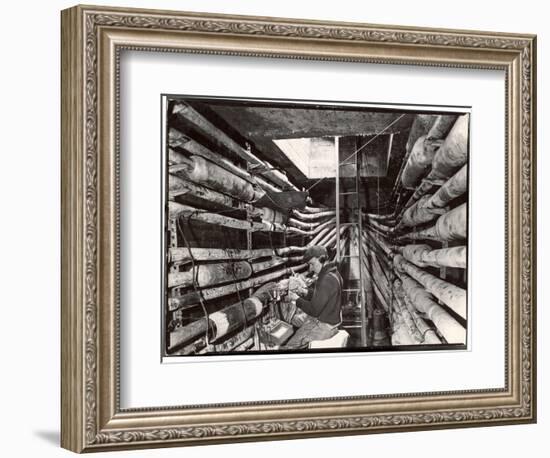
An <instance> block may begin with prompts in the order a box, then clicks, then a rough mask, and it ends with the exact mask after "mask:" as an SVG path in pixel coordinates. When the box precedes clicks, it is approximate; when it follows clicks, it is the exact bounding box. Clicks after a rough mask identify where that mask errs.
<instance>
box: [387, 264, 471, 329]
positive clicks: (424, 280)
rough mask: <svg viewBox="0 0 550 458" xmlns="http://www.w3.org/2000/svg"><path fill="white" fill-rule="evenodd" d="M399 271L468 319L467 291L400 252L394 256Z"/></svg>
mask: <svg viewBox="0 0 550 458" xmlns="http://www.w3.org/2000/svg"><path fill="white" fill-rule="evenodd" d="M393 262H394V266H395V268H396V269H397V270H398V271H399V272H405V273H407V274H408V275H410V276H411V277H412V278H414V279H415V280H416V281H417V282H418V283H420V284H421V285H422V286H424V288H426V291H428V292H429V293H431V294H433V295H434V296H435V297H437V298H438V299H439V300H440V301H441V302H443V303H444V304H445V305H447V306H448V307H449V308H450V309H452V310H453V311H454V312H455V313H456V314H457V315H459V316H461V317H462V318H464V319H466V291H465V290H464V289H462V288H459V287H458V286H455V285H453V284H451V283H449V282H446V281H445V280H441V278H438V277H436V276H435V275H432V274H430V273H428V272H424V271H423V270H421V269H419V268H418V267H416V266H415V265H414V264H411V263H410V262H409V261H407V260H406V259H405V258H404V257H403V256H401V255H400V254H398V255H396V256H395V257H394V258H393Z"/></svg>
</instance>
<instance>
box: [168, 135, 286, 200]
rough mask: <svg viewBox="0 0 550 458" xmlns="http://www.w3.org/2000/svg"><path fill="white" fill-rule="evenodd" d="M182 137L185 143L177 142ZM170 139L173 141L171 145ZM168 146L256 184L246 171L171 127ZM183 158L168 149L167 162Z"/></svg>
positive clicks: (274, 189)
mask: <svg viewBox="0 0 550 458" xmlns="http://www.w3.org/2000/svg"><path fill="white" fill-rule="evenodd" d="M182 137H184V138H185V139H186V140H185V141H182V140H178V139H180V138H182ZM172 139H175V140H174V142H173V143H172ZM169 145H170V146H171V147H180V148H182V149H184V150H185V151H186V152H187V153H189V154H190V155H193V156H202V157H203V158H205V159H207V160H209V161H210V162H213V163H214V164H216V165H218V166H220V167H221V168H223V169H225V170H227V171H228V172H231V173H233V174H235V175H237V176H239V177H241V178H242V179H243V180H246V181H248V182H249V183H250V184H252V185H255V184H256V182H255V180H254V178H252V176H251V175H250V174H249V173H248V172H247V171H246V170H244V169H242V168H241V167H239V166H238V165H235V164H234V163H233V162H232V161H230V160H229V159H227V158H225V157H223V156H221V155H219V154H217V153H214V152H212V151H210V149H208V148H207V147H206V146H204V145H202V144H201V143H199V142H197V141H195V140H193V139H190V138H188V137H187V136H186V135H185V134H182V133H181V132H179V131H178V130H177V129H174V128H173V127H171V128H170V131H169ZM185 157H186V156H185V155H184V154H181V153H179V152H177V151H175V150H172V149H169V160H170V161H171V162H173V163H175V164H178V163H180V162H181V158H185ZM258 184H259V185H260V186H262V187H264V186H263V185H262V183H258ZM269 186H270V187H271V188H273V189H271V188H267V189H270V190H271V191H274V192H280V191H281V189H280V188H278V187H276V186H273V185H269Z"/></svg>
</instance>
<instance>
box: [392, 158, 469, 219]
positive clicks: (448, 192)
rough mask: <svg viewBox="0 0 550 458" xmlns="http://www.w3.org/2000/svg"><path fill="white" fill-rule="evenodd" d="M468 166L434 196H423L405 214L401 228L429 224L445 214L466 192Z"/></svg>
mask: <svg viewBox="0 0 550 458" xmlns="http://www.w3.org/2000/svg"><path fill="white" fill-rule="evenodd" d="M467 178H468V165H464V166H463V167H462V168H461V169H460V170H459V171H458V172H457V173H455V174H454V175H453V176H452V177H451V178H449V179H448V180H447V182H446V183H445V184H444V185H443V186H441V188H439V190H438V191H437V192H436V193H435V194H433V195H432V196H422V197H421V198H420V199H419V200H418V202H416V203H415V204H413V205H411V206H410V207H409V208H407V210H405V212H404V213H403V218H402V220H401V222H400V224H399V225H400V226H417V225H420V224H423V223H427V222H429V221H431V220H433V219H435V218H437V217H438V216H439V215H441V214H442V212H444V207H445V206H446V205H447V204H448V203H449V202H451V201H452V200H454V199H456V198H457V197H459V196H461V195H462V194H464V193H465V192H466V188H467V186H468V180H467Z"/></svg>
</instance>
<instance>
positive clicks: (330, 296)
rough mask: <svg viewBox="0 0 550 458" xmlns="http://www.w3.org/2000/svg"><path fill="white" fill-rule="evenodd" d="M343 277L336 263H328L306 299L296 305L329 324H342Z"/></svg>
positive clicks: (300, 300) (298, 301)
mask: <svg viewBox="0 0 550 458" xmlns="http://www.w3.org/2000/svg"><path fill="white" fill-rule="evenodd" d="M341 295H342V277H341V276H340V273H339V272H338V269H337V268H336V264H335V263H328V264H325V265H324V266H323V268H322V269H321V271H320V272H319V277H318V278H317V281H316V282H315V284H314V286H313V288H311V289H310V290H309V291H308V294H307V296H306V297H305V298H301V297H300V298H298V299H297V300H296V305H297V306H298V307H300V308H301V309H302V310H303V311H304V312H306V313H307V314H308V315H310V316H312V317H315V318H318V319H319V321H322V322H324V323H329V324H334V325H336V324H339V323H340V309H341Z"/></svg>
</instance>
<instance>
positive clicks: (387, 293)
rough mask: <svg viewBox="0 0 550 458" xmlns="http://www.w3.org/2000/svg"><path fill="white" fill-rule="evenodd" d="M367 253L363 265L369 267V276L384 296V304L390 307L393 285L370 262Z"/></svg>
mask: <svg viewBox="0 0 550 458" xmlns="http://www.w3.org/2000/svg"><path fill="white" fill-rule="evenodd" d="M363 253H364V254H365V259H363V265H364V266H365V268H366V269H367V272H368V274H369V278H370V279H371V281H372V282H373V283H374V287H375V289H378V291H379V292H380V294H381V295H382V296H383V297H384V305H385V306H387V307H388V308H389V303H390V298H391V287H390V286H389V284H388V283H387V280H386V278H385V277H383V276H382V275H381V273H380V271H378V270H376V269H375V268H374V266H373V263H372V262H369V260H368V259H366V256H367V254H366V253H365V252H364V250H363Z"/></svg>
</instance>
